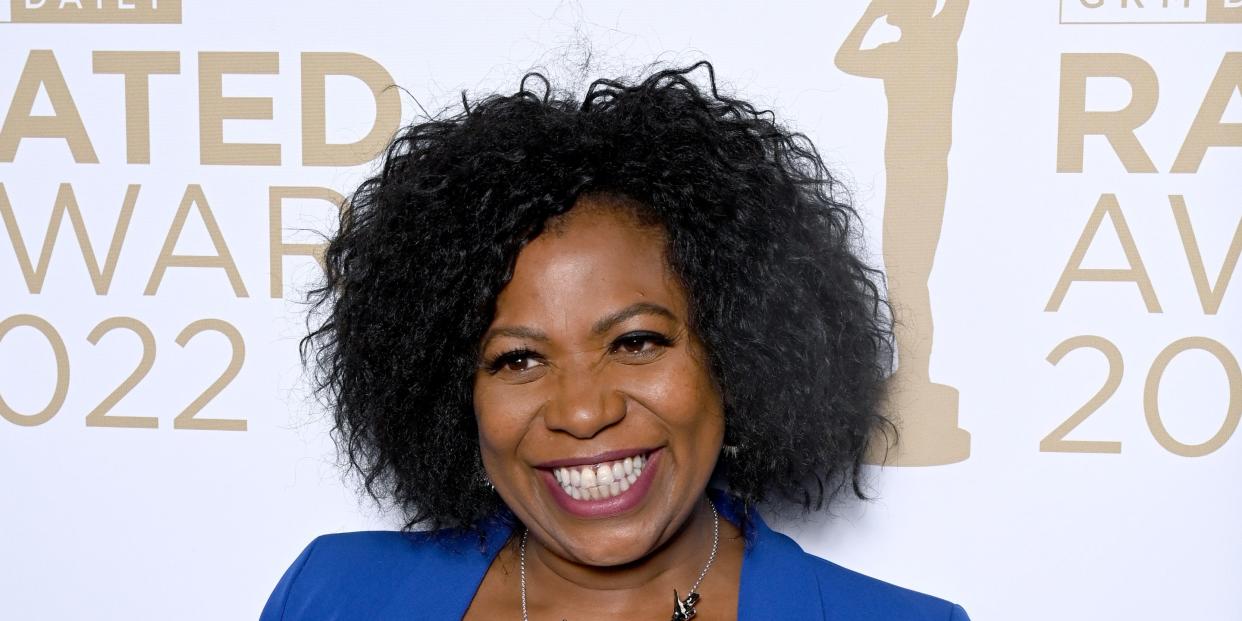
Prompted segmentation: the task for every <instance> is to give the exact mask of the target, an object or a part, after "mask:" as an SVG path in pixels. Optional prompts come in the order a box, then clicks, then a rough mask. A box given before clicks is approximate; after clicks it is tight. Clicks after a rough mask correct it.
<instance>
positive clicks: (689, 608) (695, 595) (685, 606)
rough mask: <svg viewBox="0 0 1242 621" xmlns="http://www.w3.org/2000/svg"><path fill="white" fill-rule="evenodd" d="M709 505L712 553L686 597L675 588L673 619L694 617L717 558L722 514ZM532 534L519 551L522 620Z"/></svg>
mask: <svg viewBox="0 0 1242 621" xmlns="http://www.w3.org/2000/svg"><path fill="white" fill-rule="evenodd" d="M707 506H709V507H711V508H712V553H711V555H710V556H708V557H707V564H705V565H703V571H700V572H699V577H698V579H697V580H695V581H694V584H692V585H690V592H689V593H686V597H685V599H682V598H681V597H680V596H678V595H677V589H673V618H672V620H671V621H689V620H690V619H693V618H694V615H695V614H696V612H695V606H697V605H698V603H699V599H700V598H699V584H701V583H702V582H703V578H704V577H705V576H707V570H709V569H711V568H712V563H713V562H714V561H715V560H716V551H717V550H718V549H719V547H720V514H718V513H716V505H714V504H712V503H711V502H710V501H709V502H708V503H707ZM528 535H530V529H529V528H528V529H526V530H523V531H522V545H521V547H520V548H519V551H518V566H519V570H520V571H519V573H520V575H521V585H522V621H530V617H529V616H527V614H526V538H527V536H528Z"/></svg>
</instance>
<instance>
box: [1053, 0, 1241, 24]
mask: <svg viewBox="0 0 1242 621" xmlns="http://www.w3.org/2000/svg"><path fill="white" fill-rule="evenodd" d="M1058 21H1059V22H1060V23H1062V24H1231V23H1232V24H1238V23H1242V0H1061V12H1060V14H1059V19H1058Z"/></svg>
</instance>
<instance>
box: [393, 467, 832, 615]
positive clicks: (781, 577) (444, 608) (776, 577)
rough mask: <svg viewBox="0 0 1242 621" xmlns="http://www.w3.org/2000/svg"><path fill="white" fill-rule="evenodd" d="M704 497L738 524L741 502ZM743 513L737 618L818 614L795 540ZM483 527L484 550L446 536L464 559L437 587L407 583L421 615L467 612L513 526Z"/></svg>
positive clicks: (441, 574) (815, 587)
mask: <svg viewBox="0 0 1242 621" xmlns="http://www.w3.org/2000/svg"><path fill="white" fill-rule="evenodd" d="M708 496H709V497H710V498H711V500H712V502H713V504H715V505H716V509H717V510H718V511H719V512H720V515H721V517H723V518H725V519H727V520H729V521H730V522H733V523H734V524H740V523H741V522H740V517H741V515H742V513H743V512H745V511H746V509H745V507H744V505H743V504H742V503H741V502H740V501H738V500H737V499H735V498H733V497H732V496H729V495H728V494H726V493H724V492H722V491H720V490H715V489H712V490H708ZM747 517H748V518H749V525H748V528H747V529H746V533H745V534H746V540H747V545H746V550H745V552H744V554H743V557H742V576H741V584H740V586H739V592H738V606H737V614H738V619H774V618H788V619H822V618H823V614H824V613H823V611H824V605H823V601H822V598H821V595H820V588H819V583H818V581H817V580H816V578H815V573H814V571H813V568H811V567H808V566H806V564H805V559H806V553H805V552H803V551H802V548H801V547H799V546H798V544H797V543H796V542H794V540H793V539H790V538H789V537H787V536H785V535H783V534H781V533H778V532H776V531H774V530H772V529H771V528H769V527H768V525H767V523H766V522H764V521H763V517H762V516H760V515H759V512H758V511H757V510H754V509H751V510H750V511H749V512H747ZM484 532H485V533H486V535H487V536H486V539H485V543H484V546H485V547H484V548H483V549H482V550H480V547H479V540H478V537H477V536H475V535H470V534H453V535H448V536H449V537H451V538H453V540H452V541H450V542H446V543H448V545H447V546H446V547H448V548H452V549H453V550H455V551H456V552H457V553H458V554H460V555H461V557H462V562H460V563H446V564H444V565H443V566H441V567H438V568H437V569H436V574H437V580H436V583H437V588H436V589H426V588H419V586H420V585H418V584H410V585H409V587H408V588H409V591H408V593H410V594H411V595H413V596H414V597H416V598H417V599H418V600H419V601H418V602H417V604H416V606H417V607H416V608H413V609H414V610H419V611H422V612H423V614H422V615H421V616H425V617H426V618H431V619H440V618H453V619H459V618H461V617H462V616H463V615H465V614H466V609H467V608H469V606H470V602H471V600H473V599H474V594H475V591H477V590H478V588H479V584H480V583H482V581H483V576H484V574H486V573H487V569H488V567H490V566H491V564H492V561H493V560H494V559H495V558H496V555H497V554H499V553H500V550H501V548H502V547H504V545H505V543H506V542H507V541H508V539H509V537H510V536H512V534H513V527H512V525H511V524H510V523H509V522H508V521H507V520H502V519H494V520H491V521H489V523H488V524H487V525H485V526H484ZM480 552H481V553H480ZM432 591H434V592H432ZM414 594H417V595H414ZM407 610H409V609H407Z"/></svg>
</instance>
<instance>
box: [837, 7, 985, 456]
mask: <svg viewBox="0 0 1242 621" xmlns="http://www.w3.org/2000/svg"><path fill="white" fill-rule="evenodd" d="M967 4H968V0H944V7H943V8H941V10H940V11H939V12H938V13H937V12H936V0H873V1H872V3H871V5H870V6H868V7H867V9H866V12H865V13H864V14H863V17H862V19H861V20H859V22H858V24H856V25H855V26H854V28H853V30H851V31H850V33H849V35H847V36H846V38H845V42H844V43H843V44H842V45H841V49H840V50H838V51H837V55H836V64H837V67H839V68H840V69H841V70H842V71H844V72H846V73H850V74H853V75H857V76H862V77H868V78H880V79H882V80H884V94H885V96H886V97H887V99H888V129H887V136H886V138H885V141H884V168H885V174H886V177H887V182H886V184H885V199H884V233H883V243H884V266H885V271H886V273H887V278H888V292H889V298H890V300H891V301H892V303H893V309H894V314H895V315H896V317H895V318H896V337H897V371H896V372H895V373H894V374H893V376H892V377H890V378H889V388H888V403H887V406H886V409H887V414H888V415H889V417H890V418H891V419H892V420H894V422H896V423H897V426H898V430H899V434H900V435H899V440H898V443H897V444H896V446H894V447H889V446H887V445H886V444H885V442H886V441H885V440H880V441H879V442H880V443H881V444H884V445H882V446H876V445H873V446H872V447H871V451H870V456H869V457H868V462H870V463H881V462H883V463H888V464H892V465H898V466H930V465H939V464H950V463H954V462H958V461H962V460H964V459H966V458H967V457H968V456H969V455H970V434H969V433H967V432H966V431H965V430H963V429H961V428H959V427H958V426H957V402H958V399H957V390H956V389H955V388H953V387H952V386H946V385H944V384H935V383H932V381H931V375H930V372H929V371H930V362H931V352H932V332H933V326H932V312H931V297H930V295H929V292H928V288H927V281H928V278H929V277H930V276H931V270H932V261H933V259H934V258H935V256H936V244H937V242H938V241H939V240H940V227H941V223H942V222H943V219H944V208H945V198H946V195H947V193H948V185H949V146H950V144H951V143H952V138H953V92H954V89H955V87H956V84H957V39H958V36H959V35H960V34H961V31H962V23H963V21H964V20H965V17H966V8H967ZM881 18H886V19H887V21H888V23H889V24H891V25H892V26H895V27H897V28H898V29H900V30H901V37H900V39H898V40H897V41H893V42H891V43H884V44H882V45H879V46H878V47H875V48H870V49H865V50H864V49H862V42H863V38H864V37H865V36H866V34H867V32H869V31H870V30H871V28H872V26H874V25H875V23H876V22H877V21H879V20H880V19H881ZM890 448H892V449H894V450H893V451H891V452H890V451H889V449H890ZM886 455H887V459H885V456H886Z"/></svg>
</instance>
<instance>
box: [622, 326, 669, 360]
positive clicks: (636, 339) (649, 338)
mask: <svg viewBox="0 0 1242 621" xmlns="http://www.w3.org/2000/svg"><path fill="white" fill-rule="evenodd" d="M671 344H672V341H670V340H669V339H668V337H666V336H664V335H662V334H657V333H655V332H630V333H627V334H624V335H622V336H620V337H619V338H617V340H615V341H613V345H612V350H613V351H614V352H616V353H618V354H621V355H622V356H626V357H629V358H640V359H642V358H649V357H651V356H654V355H656V354H658V353H659V352H660V351H662V350H663V349H664V348H665V347H668V346H669V345H671Z"/></svg>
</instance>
